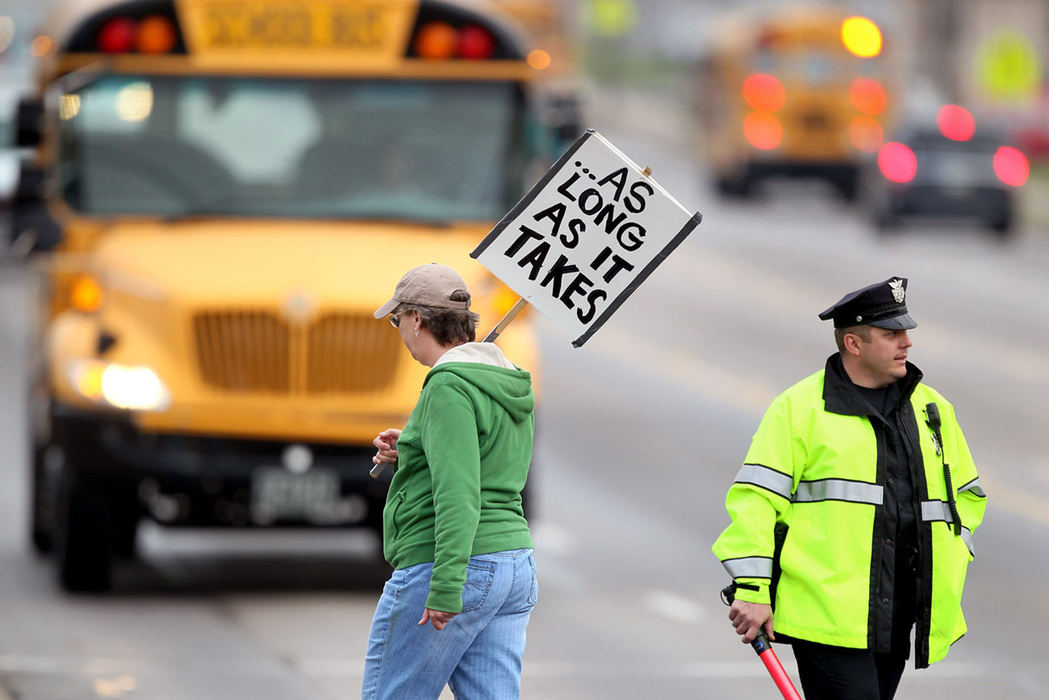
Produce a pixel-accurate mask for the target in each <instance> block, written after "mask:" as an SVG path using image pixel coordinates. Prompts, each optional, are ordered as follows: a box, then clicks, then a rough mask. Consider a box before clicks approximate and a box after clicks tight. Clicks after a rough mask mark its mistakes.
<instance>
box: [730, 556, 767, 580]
mask: <svg viewBox="0 0 1049 700" xmlns="http://www.w3.org/2000/svg"><path fill="white" fill-rule="evenodd" d="M721 563H722V565H723V566H724V567H725V571H727V572H728V575H729V576H731V577H732V578H740V577H746V578H772V557H740V558H739V559H726V560H725V561H723V562H721Z"/></svg>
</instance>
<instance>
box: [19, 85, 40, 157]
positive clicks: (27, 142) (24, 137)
mask: <svg viewBox="0 0 1049 700" xmlns="http://www.w3.org/2000/svg"><path fill="white" fill-rule="evenodd" d="M15 130H16V135H15V145H16V146H19V147H20V148H35V147H37V146H39V145H40V139H41V137H42V135H43V132H44V103H43V102H41V101H40V100H38V99H36V98H33V97H23V98H22V99H20V100H19V101H18V111H17V112H16V116H15Z"/></svg>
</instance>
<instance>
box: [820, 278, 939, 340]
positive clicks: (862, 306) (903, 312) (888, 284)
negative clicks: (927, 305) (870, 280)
mask: <svg viewBox="0 0 1049 700" xmlns="http://www.w3.org/2000/svg"><path fill="white" fill-rule="evenodd" d="M828 319H834V327H835V328H848V327H849V326H862V325H867V326H877V327H878V328H888V329H890V330H909V329H911V328H917V327H918V324H917V323H916V322H915V321H914V319H913V318H911V315H910V314H909V313H907V278H906V277H891V278H889V279H887V280H885V281H884V282H878V283H877V284H872V285H870V286H867V287H864V288H863V289H857V290H856V291H855V292H849V293H848V294H846V295H845V296H843V297H842V298H841V301H839V302H838V303H837V304H835V305H834V306H832V307H830V308H829V309H827V310H826V311H824V312H823V313H821V314H820V320H822V321H826V320H828Z"/></svg>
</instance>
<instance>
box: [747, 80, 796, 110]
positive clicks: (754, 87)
mask: <svg viewBox="0 0 1049 700" xmlns="http://www.w3.org/2000/svg"><path fill="white" fill-rule="evenodd" d="M743 99H744V100H745V101H746V103H747V105H749V106H750V108H751V109H754V110H758V111H760V112H775V111H776V110H777V109H780V108H781V107H783V104H784V102H786V92H785V91H784V90H783V83H781V82H780V81H779V80H778V79H776V77H775V76H772V75H769V74H768V73H755V74H753V75H748V76H747V79H746V80H744V81H743Z"/></svg>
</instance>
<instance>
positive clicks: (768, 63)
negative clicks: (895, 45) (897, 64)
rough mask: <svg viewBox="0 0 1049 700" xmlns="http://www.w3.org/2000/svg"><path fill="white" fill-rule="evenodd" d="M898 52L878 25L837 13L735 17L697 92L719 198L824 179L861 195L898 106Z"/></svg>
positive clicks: (705, 65)
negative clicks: (863, 173)
mask: <svg viewBox="0 0 1049 700" xmlns="http://www.w3.org/2000/svg"><path fill="white" fill-rule="evenodd" d="M893 76H894V68H893V64H892V59H891V52H890V51H889V50H888V47H885V46H883V37H882V33H881V30H880V28H879V27H878V25H877V24H875V23H874V22H873V21H871V20H870V19H868V18H866V17H860V16H854V15H849V14H848V13H846V12H845V11H844V10H843V9H842V8H839V7H833V6H821V5H817V6H793V5H792V6H784V7H781V8H771V9H766V10H765V11H764V12H762V13H761V14H757V13H755V12H753V11H746V12H744V13H741V14H733V15H731V16H729V17H726V18H725V19H724V21H723V23H720V24H718V25H717V26H716V29H715V30H714V31H713V32H712V36H711V38H710V41H709V44H708V47H707V50H706V51H705V53H704V55H703V57H702V59H701V61H700V68H699V81H698V85H697V91H696V107H697V121H698V128H699V134H700V139H699V140H700V148H701V151H702V156H703V159H704V160H705V162H706V164H707V166H708V168H709V170H710V174H711V178H712V180H713V182H714V184H715V186H716V188H717V189H718V191H719V192H721V193H722V194H725V195H738V196H746V195H748V194H749V193H750V192H751V191H752V189H753V187H754V185H755V184H756V183H758V182H759V181H761V180H763V179H766V178H770V177H780V176H799V177H817V178H823V179H826V180H828V181H829V182H831V183H832V184H833V185H834V187H835V188H836V189H837V190H838V191H839V192H840V193H841V194H842V195H843V196H844V197H845V198H847V199H853V198H855V196H856V194H857V186H858V179H859V173H860V169H861V166H862V164H863V162H864V161H865V160H866V159H867V158H869V157H870V156H871V154H873V153H876V152H877V150H878V148H879V146H880V145H881V142H882V139H883V134H884V130H885V128H886V126H887V120H889V119H891V117H892V114H893V111H894V106H895V92H896V85H895V83H896V81H895V79H894V77H893Z"/></svg>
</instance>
